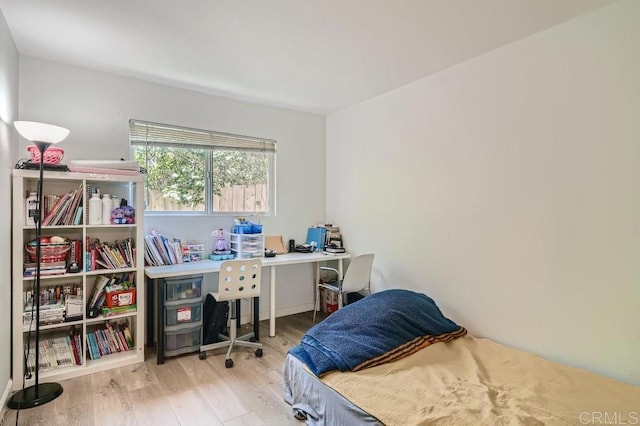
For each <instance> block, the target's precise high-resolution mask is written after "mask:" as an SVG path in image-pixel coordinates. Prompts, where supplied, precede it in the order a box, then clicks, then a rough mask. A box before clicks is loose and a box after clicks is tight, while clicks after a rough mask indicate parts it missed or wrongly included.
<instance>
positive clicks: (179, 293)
mask: <svg viewBox="0 0 640 426" xmlns="http://www.w3.org/2000/svg"><path fill="white" fill-rule="evenodd" d="M164 286H165V293H164V294H165V298H164V299H165V301H167V302H172V301H176V300H184V299H194V298H200V297H201V296H202V275H194V276H190V277H179V278H165V279H164Z"/></svg>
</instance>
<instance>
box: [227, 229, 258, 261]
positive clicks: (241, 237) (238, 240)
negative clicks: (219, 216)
mask: <svg viewBox="0 0 640 426" xmlns="http://www.w3.org/2000/svg"><path fill="white" fill-rule="evenodd" d="M231 252H232V253H233V254H234V255H235V256H236V257H237V258H238V259H248V258H252V257H264V234H233V233H232V234H231Z"/></svg>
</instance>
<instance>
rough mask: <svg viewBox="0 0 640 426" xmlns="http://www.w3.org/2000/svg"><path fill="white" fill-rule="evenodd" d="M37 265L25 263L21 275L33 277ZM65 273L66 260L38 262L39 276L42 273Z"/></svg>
mask: <svg viewBox="0 0 640 426" xmlns="http://www.w3.org/2000/svg"><path fill="white" fill-rule="evenodd" d="M37 268H38V265H37V264H36V263H31V262H29V263H25V264H24V271H23V273H22V275H23V276H24V277H26V278H30V277H35V276H36V273H37ZM66 273H67V262H66V261H64V260H61V261H59V262H42V263H40V276H43V275H61V274H66Z"/></svg>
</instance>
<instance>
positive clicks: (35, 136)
mask: <svg viewBox="0 0 640 426" xmlns="http://www.w3.org/2000/svg"><path fill="white" fill-rule="evenodd" d="M13 125H14V126H15V128H16V130H18V133H20V135H21V136H22V137H23V138H25V139H26V140H28V141H29V142H31V143H33V144H34V145H36V146H37V147H38V149H39V150H40V179H39V180H38V192H37V194H38V211H37V213H36V216H35V217H34V221H35V225H36V276H35V288H34V292H33V300H34V301H35V308H36V345H35V346H36V348H35V352H36V353H35V361H36V364H35V384H34V385H33V386H29V387H28V388H25V389H22V390H20V391H18V392H16V393H15V394H13V395H12V396H11V398H10V399H9V402H8V404H7V405H8V406H9V408H12V409H20V408H31V407H36V406H38V405H42V404H46V403H47V402H49V401H52V400H54V399H56V398H57V397H58V396H60V394H62V386H61V385H60V384H59V383H40V382H39V377H38V370H40V366H39V362H40V352H39V346H40V263H41V257H40V238H41V237H42V181H43V170H44V152H45V151H46V150H47V148H48V147H49V146H50V145H51V144H55V143H58V142H61V141H63V140H64V139H65V138H66V137H67V136H68V135H69V130H68V129H65V128H63V127H58V126H54V125H51V124H44V123H35V122H33V121H15V122H14V123H13ZM29 344H30V343H29Z"/></svg>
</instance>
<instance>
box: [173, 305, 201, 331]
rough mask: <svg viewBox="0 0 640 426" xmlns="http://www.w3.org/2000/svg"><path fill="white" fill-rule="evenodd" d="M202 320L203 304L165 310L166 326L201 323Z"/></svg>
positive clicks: (179, 306) (178, 306) (177, 306)
mask: <svg viewBox="0 0 640 426" xmlns="http://www.w3.org/2000/svg"><path fill="white" fill-rule="evenodd" d="M201 319H202V304H201V303H200V302H195V303H189V304H184V305H176V306H166V307H165V308H164V324H165V325H166V326H172V325H179V324H189V323H200V320H201Z"/></svg>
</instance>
